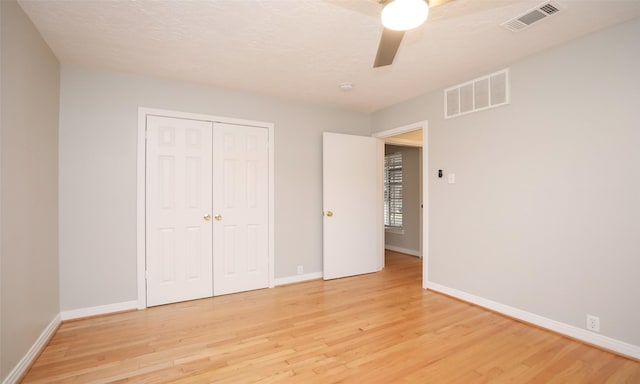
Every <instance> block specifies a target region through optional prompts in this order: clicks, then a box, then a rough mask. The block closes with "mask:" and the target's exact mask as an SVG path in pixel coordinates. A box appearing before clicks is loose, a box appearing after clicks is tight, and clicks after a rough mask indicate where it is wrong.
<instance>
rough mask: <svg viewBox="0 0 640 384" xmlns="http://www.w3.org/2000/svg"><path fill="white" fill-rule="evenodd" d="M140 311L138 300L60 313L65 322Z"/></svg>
mask: <svg viewBox="0 0 640 384" xmlns="http://www.w3.org/2000/svg"><path fill="white" fill-rule="evenodd" d="M132 309H138V300H132V301H125V302H122V303H113V304H107V305H98V306H97V307H88V308H80V309H72V310H70V311H63V312H60V318H61V319H62V320H63V321H65V320H75V319H81V318H83V317H90V316H98V315H106V314H109V313H114V312H122V311H130V310H132Z"/></svg>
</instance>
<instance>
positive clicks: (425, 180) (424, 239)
mask: <svg viewBox="0 0 640 384" xmlns="http://www.w3.org/2000/svg"><path fill="white" fill-rule="evenodd" d="M418 129H422V207H423V208H422V236H421V241H420V244H421V248H422V288H424V289H427V285H428V282H429V269H428V266H429V146H428V144H429V121H427V120H423V121H418V122H416V123H413V124H408V125H403V126H401V127H397V128H392V129H388V130H385V131H380V132H376V133H373V134H372V135H371V136H373V137H376V138H378V139H384V138H386V137H390V136H395V135H399V134H401V133H406V132H411V131H416V130H418ZM381 141H382V144H381V145H382V146H383V148H384V140H381ZM380 156H381V159H379V160H380V161H382V162H384V150H383V151H382V153H381V154H380ZM382 188H383V189H384V186H382ZM382 231H383V234H382V239H381V241H382V243H383V249H384V223H382ZM382 254H383V255H382V263H383V264H382V265H383V266H384V252H382Z"/></svg>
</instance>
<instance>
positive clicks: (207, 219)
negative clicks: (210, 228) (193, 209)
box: [203, 213, 211, 221]
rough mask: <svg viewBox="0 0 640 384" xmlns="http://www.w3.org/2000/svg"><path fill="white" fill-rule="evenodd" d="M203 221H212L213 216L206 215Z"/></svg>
mask: <svg viewBox="0 0 640 384" xmlns="http://www.w3.org/2000/svg"><path fill="white" fill-rule="evenodd" d="M203 219H204V221H211V215H210V214H208V213H207V214H206V215H204V217H203Z"/></svg>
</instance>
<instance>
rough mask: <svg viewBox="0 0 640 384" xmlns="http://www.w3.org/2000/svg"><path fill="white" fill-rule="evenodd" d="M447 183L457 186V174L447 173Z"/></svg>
mask: <svg viewBox="0 0 640 384" xmlns="http://www.w3.org/2000/svg"><path fill="white" fill-rule="evenodd" d="M447 183H449V184H455V183H456V174H455V173H447Z"/></svg>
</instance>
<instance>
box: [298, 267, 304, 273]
mask: <svg viewBox="0 0 640 384" xmlns="http://www.w3.org/2000/svg"><path fill="white" fill-rule="evenodd" d="M303 273H304V268H303V267H302V265H298V275H302V274H303Z"/></svg>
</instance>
